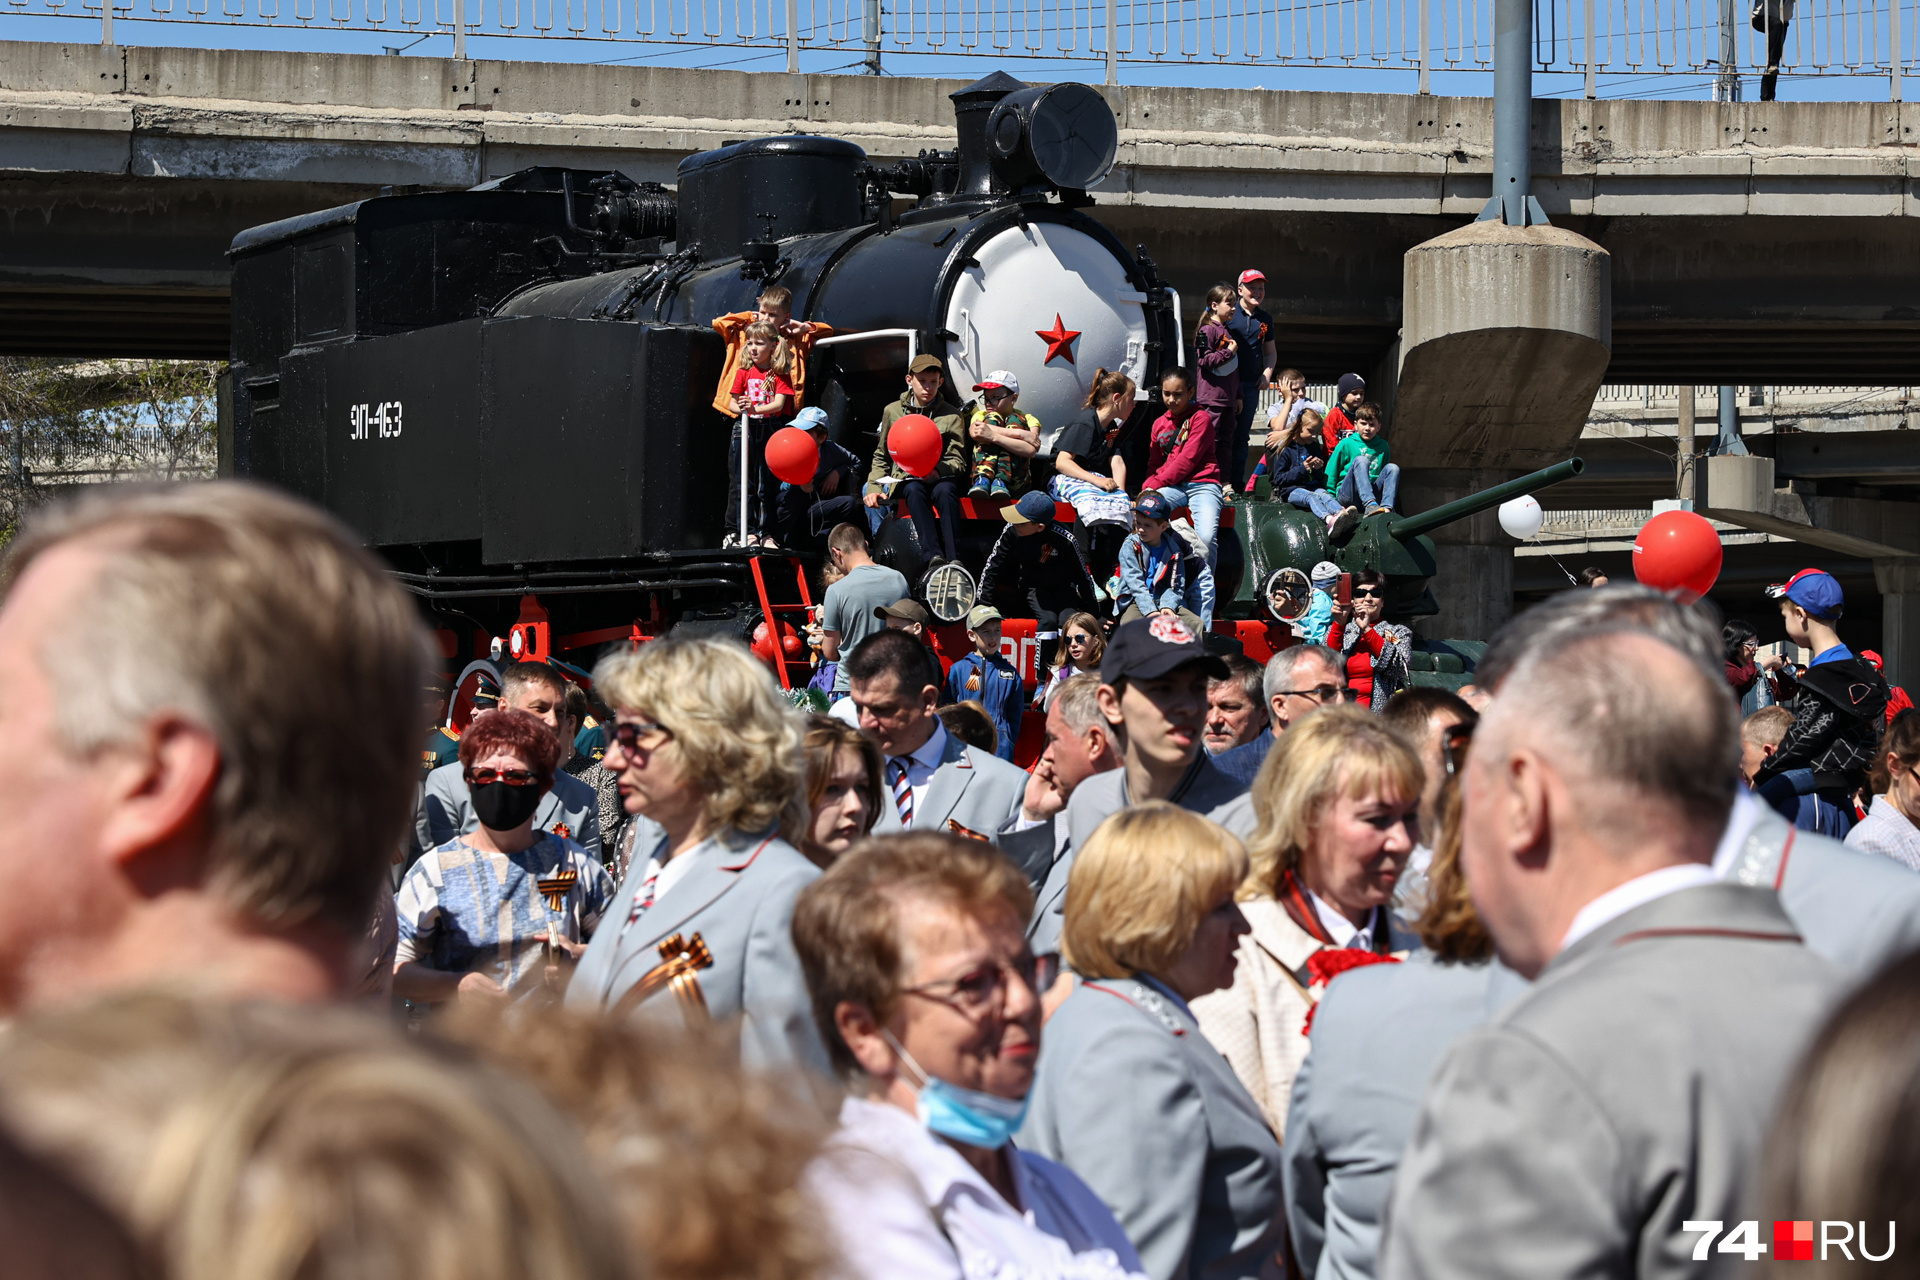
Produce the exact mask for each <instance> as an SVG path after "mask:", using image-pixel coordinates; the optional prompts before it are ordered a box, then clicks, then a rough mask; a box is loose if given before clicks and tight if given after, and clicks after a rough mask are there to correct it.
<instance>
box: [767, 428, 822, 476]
mask: <svg viewBox="0 0 1920 1280" xmlns="http://www.w3.org/2000/svg"><path fill="white" fill-rule="evenodd" d="M819 467H820V446H819V445H817V444H815V443H814V441H813V437H812V436H810V435H808V434H807V433H806V432H805V431H804V430H802V429H801V428H799V427H782V428H780V429H779V430H778V431H776V432H774V433H773V434H772V435H771V436H769V437H767V470H769V471H771V472H773V474H775V475H776V476H779V477H780V478H781V479H782V480H785V481H786V482H787V483H788V484H806V483H807V482H808V481H809V480H812V479H813V473H814V472H815V471H817V470H818V469H819Z"/></svg>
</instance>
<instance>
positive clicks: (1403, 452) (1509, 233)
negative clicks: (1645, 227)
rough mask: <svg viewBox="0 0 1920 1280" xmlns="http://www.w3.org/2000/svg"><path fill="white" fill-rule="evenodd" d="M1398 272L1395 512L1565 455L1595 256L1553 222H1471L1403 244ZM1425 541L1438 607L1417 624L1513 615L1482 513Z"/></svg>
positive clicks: (1607, 344) (1494, 621) (1594, 318)
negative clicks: (1430, 548) (1432, 550)
mask: <svg viewBox="0 0 1920 1280" xmlns="http://www.w3.org/2000/svg"><path fill="white" fill-rule="evenodd" d="M1403 271H1404V274H1403V292H1402V304H1401V305H1402V315H1403V317H1404V320H1403V327H1402V329H1401V331H1400V373H1399V378H1398V380H1397V386H1396V388H1395V401H1396V403H1395V409H1394V416H1393V429H1392V433H1391V437H1390V438H1391V440H1392V444H1393V456H1394V460H1395V461H1396V462H1398V463H1400V465H1401V467H1402V469H1403V470H1404V471H1405V472H1406V475H1405V478H1404V479H1403V481H1402V484H1401V489H1400V492H1401V495H1402V501H1401V503H1400V509H1401V510H1402V511H1403V512H1407V513H1417V512H1420V511H1423V510H1426V509H1428V508H1430V507H1433V506H1436V505H1438V504H1439V503H1441V502H1444V501H1450V500H1452V499H1454V498H1461V497H1465V496H1466V495H1467V494H1469V493H1471V492H1473V491H1475V490H1477V489H1482V488H1486V487H1487V486H1489V485H1492V484H1496V483H1498V482H1500V481H1502V480H1509V479H1512V478H1514V477H1516V476H1518V475H1521V474H1524V473H1525V472H1528V471H1532V470H1536V469H1538V468H1540V467H1545V466H1550V465H1552V464H1553V463H1556V462H1560V461H1562V460H1564V459H1566V458H1568V457H1571V456H1573V455H1574V454H1575V453H1577V452H1578V448H1577V446H1578V442H1579V439H1580V433H1581V431H1582V429H1583V428H1584V427H1585V426H1586V421H1587V415H1588V413H1589V411H1590V410H1591V409H1592V407H1593V397H1594V393H1595V392H1597V391H1598V390H1599V389H1600V382H1601V379H1602V378H1603V377H1604V376H1605V374H1606V369H1607V361H1608V359H1609V358H1610V356H1611V354H1612V343H1613V290H1612V275H1611V259H1610V258H1609V257H1608V254H1607V251H1606V250H1605V249H1602V248H1601V247H1600V246H1599V245H1597V244H1595V243H1594V242H1593V241H1591V240H1589V239H1587V238H1586V237H1585V236H1582V235H1578V234H1576V233H1574V232H1572V231H1568V230H1566V229H1565V228H1563V227H1555V226H1550V225H1534V226H1526V227H1519V226H1508V225H1506V224H1504V223H1500V222H1494V221H1487V222H1475V223H1469V224H1468V225H1466V226H1464V227H1461V228H1459V229H1457V230H1454V231H1449V232H1447V233H1446V234H1445V235H1442V236H1438V237H1435V238H1434V239H1432V240H1429V241H1427V242H1426V243H1424V244H1419V245H1415V246H1414V247H1413V248H1412V249H1409V250H1408V251H1407V254H1406V259H1405V265H1404V268H1403ZM1432 536H1433V540H1434V543H1435V545H1436V547H1437V548H1438V549H1439V574H1438V576H1437V577H1436V578H1435V579H1434V582H1433V592H1434V596H1435V598H1436V599H1437V600H1438V601H1439V602H1440V605H1441V612H1440V614H1439V615H1438V616H1436V617H1434V618H1431V619H1428V620H1427V621H1426V622H1425V623H1423V624H1422V626H1421V628H1420V629H1421V631H1422V632H1423V633H1424V634H1426V635H1429V636H1434V637H1442V636H1455V637H1461V638H1468V639H1485V638H1486V637H1487V636H1488V635H1489V634H1491V632H1492V630H1493V629H1494V628H1495V627H1498V626H1499V625H1500V624H1501V623H1502V622H1505V621H1506V619H1507V618H1508V616H1510V615H1511V613H1512V611H1513V540H1512V539H1511V538H1509V537H1507V535H1506V534H1505V533H1503V532H1502V531H1501V529H1500V524H1499V519H1498V517H1497V515H1496V514H1495V513H1494V512H1491V511H1489V512H1485V513H1483V514H1481V515H1478V516H1475V517H1473V518H1471V519H1468V520H1464V521H1461V522H1460V523H1459V524H1457V525H1451V526H1447V527H1445V528H1442V529H1440V530H1437V531H1436V532H1435V533H1434V534H1433V535H1432Z"/></svg>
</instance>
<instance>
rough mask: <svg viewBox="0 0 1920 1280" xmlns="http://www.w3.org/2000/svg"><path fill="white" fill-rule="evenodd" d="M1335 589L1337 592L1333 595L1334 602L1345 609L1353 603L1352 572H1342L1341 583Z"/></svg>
mask: <svg viewBox="0 0 1920 1280" xmlns="http://www.w3.org/2000/svg"><path fill="white" fill-rule="evenodd" d="M1334 591H1335V594H1334V597H1333V598H1334V602H1335V603H1336V604H1338V605H1339V606H1340V607H1341V608H1343V609H1344V608H1346V607H1347V606H1348V605H1350V604H1352V603H1353V575H1352V574H1350V573H1343V574H1341V575H1340V585H1339V586H1338V587H1336V588H1334Z"/></svg>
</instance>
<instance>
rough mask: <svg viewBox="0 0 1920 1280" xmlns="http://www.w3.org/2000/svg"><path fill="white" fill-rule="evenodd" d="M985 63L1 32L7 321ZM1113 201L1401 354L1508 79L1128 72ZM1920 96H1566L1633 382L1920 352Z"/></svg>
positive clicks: (1185, 247)
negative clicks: (1234, 77) (926, 73)
mask: <svg viewBox="0 0 1920 1280" xmlns="http://www.w3.org/2000/svg"><path fill="white" fill-rule="evenodd" d="M957 84H958V82H949V81H938V80H916V79H905V78H897V79H896V78H876V77H866V76H827V75H785V74H777V73H745V72H729V71H693V70H678V69H666V68H644V67H625V66H589V65H577V64H547V63H529V62H491V61H465V60H461V61H456V60H452V59H433V58H414V57H404V58H396V57H368V56H360V55H346V54H318V55H314V54H300V53H287V52H257V51H219V50H198V49H161V48H155V49H149V48H133V47H114V46H98V45H77V44H75V45H68V44H44V43H26V42H11V43H6V42H0V217H3V218H4V223H0V225H4V227H5V229H6V235H5V236H4V238H0V352H8V353H35V352H40V353H59V354H70V355H168V356H196V357H208V358H212V357H219V356H222V355H224V354H225V351H226V348H227V338H226V323H227V271H226V265H225V261H224V258H223V252H224V250H225V248H226V245H227V243H228V241H229V240H230V239H231V237H232V235H233V234H234V233H235V232H236V231H238V230H240V229H241V228H243V227H247V226H252V225H255V224H258V223H262V222H266V221H270V220H272V219H275V218H280V217H284V216H287V215H289V214H294V213H299V212H305V211H308V210H312V209H316V208H322V207H325V206H328V205H332V204H337V203H340V202H343V201H346V200H350V199H354V198H357V197H359V196H362V195H366V194H369V193H372V192H375V191H377V190H378V189H379V188H380V187H382V186H387V185H401V184H419V185H421V186H426V187H462V186H468V185H471V184H473V183H475V182H479V181H482V180H484V179H486V178H489V177H494V176H498V175H500V174H503V173H508V172H511V171H513V170H516V169H519V168H522V167H525V166H527V165H532V164H564V165H574V166H595V167H614V168H619V169H622V170H624V171H625V172H627V173H629V174H631V175H632V176H634V177H636V178H639V179H642V180H654V181H671V180H672V178H673V174H674V167H675V165H676V164H677V163H678V161H679V160H680V159H681V158H682V157H684V156H685V155H686V154H688V153H690V152H692V151H695V150H699V149H702V148H707V147H712V146H715V145H718V144H720V143H721V142H724V141H727V140H729V139H733V138H740V137H751V136H755V135H758V134H764V133H777V132H783V131H793V132H818V133H829V134H834V135H836V136H840V137H845V138H849V139H852V140H853V141H855V142H858V143H859V144H860V145H862V146H863V147H865V148H867V150H868V151H869V152H870V153H872V154H873V155H874V156H875V157H876V158H879V159H890V158H899V157H903V156H910V155H912V154H913V153H915V152H916V151H918V150H920V149H921V148H923V147H936V146H948V145H951V143H952V140H953V131H952V123H951V115H950V113H949V109H948V104H947V101H946V97H945V95H946V94H947V93H948V92H950V91H951V90H952V89H954V88H955V87H957ZM1106 92H1107V93H1108V95H1109V98H1110V101H1111V102H1112V104H1113V107H1114V110H1115V113H1116V115H1117V116H1118V117H1119V121H1120V125H1121V133H1120V139H1121V143H1120V164H1119V167H1118V168H1117V170H1116V171H1115V173H1114V175H1113V177H1112V178H1110V179H1109V181H1108V182H1107V183H1106V184H1105V186H1104V187H1103V188H1101V189H1100V190H1099V191H1098V192H1097V193H1096V197H1097V200H1098V203H1099V209H1098V213H1099V216H1100V217H1101V218H1102V219H1103V220H1105V221H1106V222H1108V224H1109V225H1111V226H1112V227H1114V228H1115V230H1116V231H1117V232H1118V233H1119V234H1120V235H1121V236H1122V237H1123V238H1124V239H1126V240H1127V241H1128V242H1129V243H1136V244H1139V245H1142V246H1143V247H1144V248H1145V249H1146V251H1147V252H1148V253H1150V254H1151V255H1152V256H1153V257H1154V258H1155V259H1156V260H1157V261H1158V262H1159V263H1160V265H1161V269H1162V272H1163V274H1164V275H1165V276H1166V277H1167V278H1169V279H1170V280H1172V281H1173V282H1174V283H1175V284H1176V285H1177V287H1179V288H1180V289H1181V290H1182V292H1183V293H1187V294H1189V295H1191V294H1192V293H1194V292H1197V291H1199V290H1201V289H1204V288H1205V287H1206V286H1207V285H1208V284H1210V283H1212V282H1214V281H1215V280H1219V279H1223V278H1225V277H1227V276H1228V274H1229V273H1230V272H1231V271H1232V270H1233V269H1235V268H1237V267H1239V266H1241V265H1243V264H1247V263H1258V264H1260V265H1262V266H1263V267H1264V268H1265V269H1266V271H1267V272H1268V276H1269V281H1270V285H1271V293H1270V306H1271V308H1272V309H1273V311H1274V312H1275V314H1276V316H1277V317H1279V318H1280V322H1281V332H1280V334H1279V335H1278V336H1279V342H1280V348H1281V351H1282V352H1283V353H1284V354H1285V357H1286V359H1287V360H1288V361H1289V362H1291V363H1296V364H1299V365H1301V366H1302V367H1305V368H1307V369H1308V370H1309V372H1310V373H1311V374H1312V375H1314V376H1315V377H1322V376H1331V375H1333V374H1337V373H1339V372H1341V371H1343V370H1345V369H1349V368H1358V369H1362V370H1367V371H1373V370H1376V369H1380V368H1382V367H1383V365H1384V363H1385V361H1386V359H1387V356H1388V352H1389V349H1390V347H1391V344H1392V343H1393V341H1394V339H1395V335H1396V334H1397V332H1398V331H1399V329H1400V326H1401V283H1402V269H1403V268H1402V260H1403V255H1404V254H1405V252H1406V251H1407V250H1408V249H1409V248H1411V247H1412V246H1414V245H1416V244H1419V243H1421V242H1423V241H1426V240H1429V239H1431V238H1432V237H1434V236H1436V235H1438V234H1440V233H1442V232H1444V231H1447V230H1449V229H1452V228H1454V227H1458V226H1460V225H1461V224H1462V223H1464V222H1466V221H1467V220H1469V219H1470V218H1472V217H1473V216H1474V215H1475V214H1476V213H1477V212H1478V211H1479V209H1480V207H1481V205H1482V204H1483V203H1484V202H1485V200H1486V199H1487V196H1488V193H1489V189H1490V185H1491V179H1490V174H1491V157H1492V149H1493V126H1492V111H1491V101H1490V100H1489V99H1479V98H1447V97H1437V96H1433V95H1393V94H1347V93H1318V92H1286V91H1262V90H1228V89H1180V88H1140V87H1125V88H1120V87H1114V88H1109V89H1107V90H1106ZM1916 128H1920V105H1914V104H1904V105H1903V104H1901V103H1898V102H1894V103H1709V102H1676V101H1590V100H1583V101H1570V102H1560V101H1544V100H1543V101H1538V102H1536V103H1535V104H1534V151H1533V170H1534V172H1535V174H1536V177H1535V180H1534V190H1535V193H1536V194H1537V195H1538V196H1539V198H1540V200H1541V202H1542V204H1543V205H1545V207H1546V209H1547V211H1548V213H1549V214H1550V215H1551V216H1552V218H1553V219H1554V222H1555V223H1556V225H1559V226H1562V227H1566V228H1569V229H1571V230H1575V231H1578V232H1581V233H1582V234H1584V235H1587V236H1589V237H1591V238H1592V239H1593V240H1595V241H1597V242H1599V243H1600V244H1601V245H1603V246H1604V247H1605V248H1606V249H1607V250H1608V251H1609V253H1610V254H1611V255H1612V318H1613V326H1612V337H1613V357H1612V361H1613V362H1612V365H1611V367H1610V368H1609V370H1608V374H1607V376H1608V380H1609V381H1612V382H1671V381H1678V380H1680V379H1681V378H1685V379H1686V380H1688V381H1694V382H1701V383H1736V382H1738V383H1750V382H1766V383H1775V382H1807V383H1823V384H1831V383H1843V384H1847V383H1852V384H1875V385H1885V384H1904V383H1911V382H1920V376H1916V374H1917V373H1920V303H1917V302H1916V299H1920V224H1917V223H1915V222H1912V221H1909V219H1910V218H1912V217H1913V216H1914V215H1915V214H1917V213H1920V186H1917V185H1916V177H1917V174H1920V168H1917V166H1920V158H1916V152H1915V143H1916V137H1915V130H1916Z"/></svg>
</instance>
